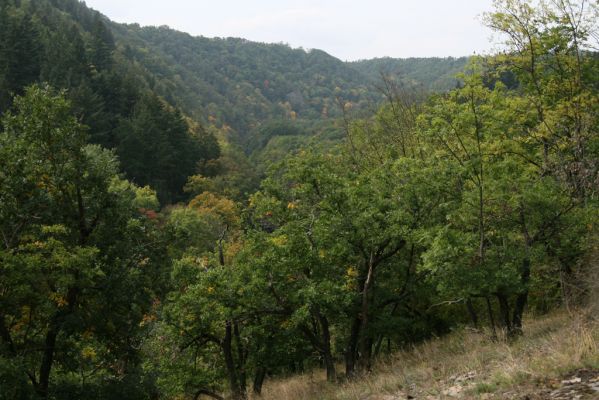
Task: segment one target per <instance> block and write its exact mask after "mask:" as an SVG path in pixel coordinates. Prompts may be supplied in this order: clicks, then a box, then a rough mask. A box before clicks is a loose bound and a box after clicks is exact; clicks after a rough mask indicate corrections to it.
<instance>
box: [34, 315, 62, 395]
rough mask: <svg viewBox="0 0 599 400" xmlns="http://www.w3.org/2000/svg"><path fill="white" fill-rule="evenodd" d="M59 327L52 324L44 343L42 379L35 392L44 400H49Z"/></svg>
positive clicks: (41, 366) (41, 367)
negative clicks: (49, 387)
mask: <svg viewBox="0 0 599 400" xmlns="http://www.w3.org/2000/svg"><path fill="white" fill-rule="evenodd" d="M58 332H59V327H58V326H56V323H55V322H52V324H51V327H50V330H49V331H48V333H46V340H45V342H44V353H43V356H42V363H41V365H40V378H39V381H38V383H37V387H36V388H35V391H36V392H37V394H38V395H39V396H40V397H41V398H42V399H47V398H48V386H49V384H50V372H51V370H52V363H53V361H54V351H55V350H56V338H57V337H58Z"/></svg>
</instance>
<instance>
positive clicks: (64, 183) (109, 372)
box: [0, 1, 599, 399]
mask: <svg viewBox="0 0 599 400" xmlns="http://www.w3.org/2000/svg"><path fill="white" fill-rule="evenodd" d="M585 4H586V3H585ZM497 7H498V8H497V10H496V11H495V12H493V13H491V14H489V15H487V16H486V23H487V24H488V25H489V26H491V27H492V28H494V29H495V30H497V31H498V32H500V33H502V34H504V37H505V38H506V43H505V49H506V50H505V51H504V52H503V53H501V54H498V55H495V56H493V57H487V58H475V59H473V60H471V62H470V64H469V66H468V67H467V69H466V70H465V71H464V73H463V74H462V75H461V77H460V81H461V82H462V83H461V84H460V85H459V87H457V88H455V89H454V90H452V91H450V92H448V93H444V94H438V95H433V96H427V97H425V96H424V95H423V94H422V93H421V92H418V91H413V90H411V89H409V88H407V89H406V88H405V87H404V86H401V85H398V84H397V83H396V82H394V81H393V80H384V81H383V82H382V83H381V85H380V86H381V88H382V89H383V91H382V95H384V96H386V98H387V101H386V103H385V104H384V105H383V106H382V107H381V108H380V109H379V110H378V111H377V112H376V114H375V115H372V116H370V117H369V118H364V119H360V120H353V121H349V120H345V124H344V125H343V128H344V130H345V140H344V141H343V142H342V143H341V144H339V145H338V146H324V147H323V146H319V147H315V148H305V149H304V150H301V151H299V152H297V154H295V155H293V156H290V157H287V158H285V159H283V160H282V161H281V162H279V163H277V164H275V165H273V166H272V168H270V169H269V170H268V172H267V176H266V178H265V179H264V180H263V181H262V183H261V186H260V190H259V191H257V192H255V193H254V194H252V195H251V196H250V197H249V201H247V202H246V201H244V195H243V194H242V193H243V191H240V188H247V190H250V189H249V187H248V186H245V185H247V184H248V182H247V181H248V180H247V179H245V178H244V177H246V176H248V175H245V173H247V171H246V170H247V169H248V168H250V165H246V164H243V163H242V162H241V161H239V160H246V161H247V159H243V158H241V157H238V158H235V156H234V154H236V151H234V150H230V149H227V148H226V147H225V148H223V152H224V153H225V154H229V156H228V158H224V159H223V158H221V159H220V160H219V162H218V163H217V164H218V165H217V169H216V170H214V168H216V167H214V162H211V161H206V162H204V163H200V164H201V167H202V168H200V169H199V170H196V171H195V172H192V173H193V174H194V175H192V176H191V177H189V178H188V179H187V180H186V182H187V183H186V184H185V187H184V191H185V193H184V195H185V196H188V198H191V200H190V201H189V202H188V203H183V202H181V203H180V204H178V205H168V203H165V202H164V201H162V202H159V199H158V198H157V196H156V192H155V191H154V190H153V189H152V188H150V187H148V186H146V187H142V186H141V185H145V184H146V183H147V182H137V181H136V180H135V179H140V178H138V177H137V176H135V175H130V174H131V172H127V169H129V171H133V170H134V171H139V174H142V175H140V176H143V177H144V179H150V178H145V177H146V176H155V175H154V174H161V173H168V174H170V173H173V174H174V173H176V172H178V173H179V177H178V178H177V179H183V178H181V177H183V176H185V174H184V173H183V171H182V170H178V171H175V169H172V170H171V169H168V168H172V165H173V164H172V163H175V162H178V161H181V160H178V159H177V160H174V159H169V158H168V157H169V156H171V157H172V153H170V152H169V151H165V152H164V153H161V152H162V151H163V149H164V148H165V147H164V146H166V144H164V145H161V146H155V147H151V149H152V150H151V152H156V154H157V155H156V158H157V159H161V158H163V157H164V159H165V160H170V161H167V162H166V163H165V164H164V165H165V168H167V171H166V172H163V171H160V170H159V169H153V167H152V162H153V161H154V160H152V159H150V158H148V159H139V160H138V159H136V158H135V156H136V155H135V154H134V153H135V152H134V150H131V149H135V148H136V146H138V145H141V144H136V142H135V141H134V140H136V139H135V138H136V136H135V135H133V134H132V133H133V132H138V135H142V134H150V133H152V132H153V133H152V134H155V135H157V136H155V137H160V135H163V134H166V135H167V136H168V137H169V138H171V137H172V140H174V142H173V143H176V144H177V145H178V146H180V147H178V149H179V151H184V149H189V145H188V144H185V143H186V142H185V141H182V139H180V138H181V136H177V134H176V133H173V131H177V130H179V129H180V130H183V129H186V132H187V131H188V130H189V124H188V125H186V124H184V119H182V117H181V116H180V114H179V113H178V112H177V111H176V110H174V109H172V108H170V107H169V106H167V105H165V104H164V102H162V101H161V100H159V99H156V98H155V97H152V96H150V98H147V97H146V98H141V99H139V100H137V101H136V102H135V104H134V106H133V108H132V109H131V113H130V115H128V116H127V117H126V118H124V117H123V120H124V122H123V121H121V122H120V123H119V124H118V126H119V127H120V128H121V129H122V130H123V131H124V132H126V133H127V134H129V135H131V136H132V137H131V138H128V139H127V140H123V141H119V143H118V144H117V146H116V147H115V148H116V150H112V151H111V150H106V149H105V148H103V147H101V146H100V145H98V144H90V140H91V143H94V134H93V133H94V128H93V124H91V123H90V124H89V128H88V127H86V125H85V124H84V123H82V122H85V119H84V118H83V119H82V117H81V114H79V111H78V105H79V104H81V103H80V102H79V101H78V100H77V99H76V98H73V97H71V96H72V90H71V89H69V91H67V92H65V91H57V90H56V89H52V88H50V87H48V86H44V85H33V86H30V87H29V88H27V89H22V88H16V89H15V90H14V91H15V92H17V93H21V95H19V96H17V97H16V98H15V99H14V100H11V101H9V104H10V108H9V110H8V111H6V112H5V113H4V116H3V118H2V126H3V128H2V133H0V160H2V166H3V167H2V169H0V239H1V240H2V247H1V249H0V385H1V387H2V390H1V391H0V398H7V399H14V398H57V399H68V398H74V399H75V398H76V399H102V398H113V397H114V398H116V397H121V398H129V399H156V398H167V399H168V398H194V399H195V398H200V397H201V396H208V397H212V398H216V399H219V398H223V397H230V398H233V399H243V398H247V397H248V391H250V390H253V391H254V392H255V393H256V395H259V394H260V392H261V390H262V386H263V383H264V382H265V381H266V380H267V379H268V378H271V377H276V376H284V375H286V374H292V373H296V372H299V371H303V370H308V369H314V368H323V369H324V370H326V373H327V378H328V379H329V380H330V381H331V382H337V381H339V380H341V379H353V378H355V377H359V376H360V375H361V374H363V373H365V372H367V371H368V370H369V369H370V368H371V366H372V365H373V363H374V362H375V361H376V359H377V358H380V357H381V356H382V355H384V354H388V353H390V352H393V351H394V350H397V349H401V348H403V347H404V346H408V345H410V344H412V343H414V342H418V341H421V340H424V339H426V338H429V337H431V336H433V335H442V334H444V333H447V332H448V331H450V330H451V329H452V328H454V327H456V326H459V325H464V324H471V325H473V326H474V327H476V328H487V329H488V331H489V332H490V339H499V338H500V337H503V335H500V332H499V331H500V330H502V331H503V332H505V336H506V337H507V338H510V339H513V340H517V338H518V336H519V335H522V334H524V335H525V334H526V332H525V331H523V319H524V318H526V315H527V314H526V311H527V310H528V311H529V312H530V313H544V312H548V311H550V310H552V309H554V308H556V307H559V306H560V305H562V303H563V301H564V292H565V291H567V289H568V288H569V287H572V286H577V287H578V286H580V285H579V284H578V281H577V279H578V277H579V276H580V274H581V273H584V272H585V269H586V268H587V266H586V265H585V264H584V258H585V255H586V254H587V250H588V249H589V248H590V247H591V245H592V244H593V241H596V237H597V232H596V224H597V222H599V221H597V216H598V215H599V213H598V212H597V211H598V206H599V203H598V200H599V199H598V197H597V196H598V193H597V188H598V187H599V135H598V129H599V110H598V108H599V101H598V100H599V78H598V77H599V74H598V72H599V71H598V69H599V60H598V59H597V57H596V53H594V52H593V51H592V48H593V46H596V43H595V42H593V41H594V40H596V34H597V31H596V26H597V17H596V15H597V14H596V13H595V11H597V10H595V9H592V8H591V9H587V8H585V7H583V4H582V3H576V2H555V3H552V4H551V5H542V6H539V7H537V8H533V7H531V6H530V5H529V4H528V3H527V2H524V1H520V2H516V1H503V2H499V3H497ZM11 12H12V14H11ZM3 15H8V17H6V16H4V17H3V18H14V20H16V21H18V18H21V17H20V16H19V15H17V14H15V13H14V10H13V9H11V8H10V7H9V8H8V14H3ZM34 15H37V14H34ZM2 26H4V25H2ZM15 26H16V25H15ZM3 34H4V33H3ZM1 43H3V44H4V43H5V41H2V42H1ZM41 43H44V42H43V40H42V42H41ZM84 43H92V42H87V41H85V40H84ZM103 43H106V42H104V41H103ZM5 48H6V47H3V48H2V49H3V50H2V51H7V50H4V49H5ZM20 48H22V47H20ZM84 48H85V47H84ZM108 48H110V46H108ZM88 52H90V50H86V52H85V54H86V57H90V56H89V55H88ZM90 54H91V53H90ZM90 64H91V63H90V62H89V61H88V62H87V63H86V65H87V66H88V67H89V65H90ZM3 68H5V67H3ZM5 70H6V69H3V70H2V71H5ZM108 71H110V69H109V70H108ZM40 73H41V72H40ZM106 73H108V72H106ZM94 74H95V72H93V73H92V79H93V77H94V76H95V75H94ZM100 74H102V73H101V72H100ZM33 75H34V74H33ZM33 75H32V76H33ZM36 79H39V78H35V79H33V80H36ZM2 82H12V81H9V80H2ZM27 83H28V82H24V83H23V84H25V85H26V84H27ZM57 86H59V87H60V85H57ZM90 110H91V109H90ZM267 128H268V131H267V132H266V133H265V136H268V135H270V134H271V133H269V132H274V133H272V134H274V135H277V136H280V137H285V135H284V134H282V133H280V132H279V131H280V130H283V131H285V132H287V131H288V130H290V128H288V127H286V126H285V124H284V123H282V122H281V123H276V124H272V125H268V127H267ZM115 132H117V133H118V132H120V131H119V130H117V131H115ZM148 132H150V133H148ZM165 132H167V133H165ZM276 132H279V133H276ZM290 135H291V136H289V137H294V136H297V135H298V133H297V132H291V134H290ZM117 137H118V135H117ZM191 137H193V135H192V136H191ZM186 138H187V139H185V140H191V139H189V137H187V136H186ZM259 138H260V137H259ZM260 139H261V140H263V138H260ZM157 140H160V139H157ZM180 140H181V141H180ZM145 145H148V146H152V145H154V144H153V143H146V144H145ZM226 145H227V144H226V143H225V146H226ZM119 146H120V147H119ZM123 146H124V147H123ZM167 148H168V147H167ZM123 149H127V151H129V152H123ZM227 152H229V153H227ZM117 154H118V155H120V156H121V157H120V158H121V162H120V163H119V161H118V160H117V158H116V155H117ZM150 154H153V153H150ZM177 158H180V157H177ZM234 160H237V161H236V162H234ZM120 165H122V166H123V167H124V168H125V172H126V174H124V175H123V174H121V173H119V168H120ZM135 168H137V169H135ZM218 168H220V169H218ZM223 170H227V173H226V174H222V173H221V174H218V173H217V172H218V171H223ZM206 171H207V172H206ZM210 171H216V172H213V173H208V172H210ZM185 172H187V171H185ZM143 174H148V175H143ZM166 176H169V175H166ZM126 178H129V179H130V180H127V179H126ZM131 180H132V181H133V182H131ZM160 182H161V181H160V180H157V181H154V182H149V183H150V184H155V185H157V187H158V188H159V189H161V190H162V191H163V192H164V190H166V189H164V188H162V187H161V186H160ZM166 182H167V183H170V182H171V181H170V180H167V181H166ZM136 183H138V184H136ZM167 189H168V188H167ZM243 190H245V189H243ZM159 193H160V192H159ZM160 204H162V205H163V206H162V208H161V206H160ZM340 364H342V365H343V371H339V370H338V366H339V365H340Z"/></svg>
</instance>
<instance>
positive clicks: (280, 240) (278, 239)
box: [268, 235, 287, 247]
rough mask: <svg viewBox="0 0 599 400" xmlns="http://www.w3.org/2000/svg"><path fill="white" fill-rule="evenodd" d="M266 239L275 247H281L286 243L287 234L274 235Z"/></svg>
mask: <svg viewBox="0 0 599 400" xmlns="http://www.w3.org/2000/svg"><path fill="white" fill-rule="evenodd" d="M268 241H269V242H270V243H271V244H273V245H274V246H276V247H283V246H285V245H286V244H287V235H279V236H275V237H272V238H270V239H269V240H268Z"/></svg>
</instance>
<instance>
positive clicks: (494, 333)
mask: <svg viewBox="0 0 599 400" xmlns="http://www.w3.org/2000/svg"><path fill="white" fill-rule="evenodd" d="M485 299H486V301H487V312H488V313H489V323H490V324H491V332H492V335H493V336H491V338H492V339H493V340H497V331H496V330H495V318H494V317H493V307H491V300H489V296H485Z"/></svg>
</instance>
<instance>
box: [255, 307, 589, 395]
mask: <svg viewBox="0 0 599 400" xmlns="http://www.w3.org/2000/svg"><path fill="white" fill-rule="evenodd" d="M527 322H528V323H527V324H526V326H525V328H524V329H525V336H523V337H521V338H519V339H518V340H516V341H514V342H512V343H508V342H506V341H504V340H501V341H498V342H493V341H491V340H489V336H488V334H487V333H484V332H483V333H479V332H473V331H469V330H460V331H456V332H454V333H453V334H451V335H449V336H447V337H444V338H441V339H436V340H432V341H430V342H427V343H424V344H421V345H418V346H415V347H414V348H413V349H411V350H409V351H403V352H400V353H398V354H395V355H393V356H391V357H390V358H389V359H388V360H386V361H384V362H381V363H380V364H379V365H377V366H376V368H375V370H374V371H373V372H372V373H371V374H369V375H367V376H365V377H363V378H362V379H359V380H357V381H355V382H349V383H344V384H340V385H331V384H327V383H326V382H325V377H324V375H322V374H321V373H314V374H307V375H302V376H296V377H292V378H289V379H285V380H279V381H274V382H267V383H266V384H265V389H264V393H263V397H262V399H264V400H274V399H289V400H294V399H298V400H299V399H348V400H349V399H356V400H357V399H360V400H366V399H368V400H393V399H406V398H416V399H443V398H464V399H470V398H471V399H479V398H487V399H491V398H493V399H495V398H497V399H499V398H501V399H512V398H522V399H524V398H528V399H536V398H538V399H545V398H575V397H574V395H572V397H569V394H566V397H558V395H559V393H558V392H559V391H560V390H564V391H566V392H567V390H569V389H568V388H569V387H566V386H568V385H567V384H564V383H562V380H564V379H567V378H570V377H572V376H574V377H575V376H576V374H579V375H580V374H582V375H584V374H585V373H586V374H587V375H589V376H590V378H588V379H590V381H592V382H594V381H593V379H597V381H596V382H598V384H599V321H598V320H597V319H594V320H593V319H592V318H591V316H590V314H589V312H588V311H585V312H576V313H567V312H565V311H560V312H556V313H553V314H551V315H548V316H544V317H541V318H537V319H532V318H529V319H528V321H527ZM583 368H586V369H588V370H587V371H586V372H585V371H584V370H583V371H582V372H581V369H583ZM582 375H581V376H582ZM591 375H592V376H591ZM595 377H596V378H595ZM584 379H586V378H583V383H584ZM585 390H587V394H584V390H582V391H581V392H580V393H583V394H582V397H581V398H582V399H586V398H589V399H590V398H599V392H595V394H591V393H592V391H589V390H588V388H585ZM553 392H555V393H553ZM551 393H553V394H551ZM568 393H569V392H568ZM408 396H413V397H408Z"/></svg>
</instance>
